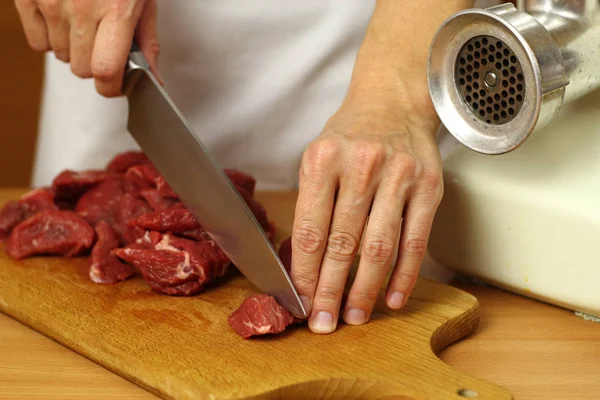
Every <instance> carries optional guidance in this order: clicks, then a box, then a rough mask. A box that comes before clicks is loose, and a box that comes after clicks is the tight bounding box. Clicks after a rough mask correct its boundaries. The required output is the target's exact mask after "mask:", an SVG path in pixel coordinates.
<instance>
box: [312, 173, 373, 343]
mask: <svg viewBox="0 0 600 400" xmlns="http://www.w3.org/2000/svg"><path fill="white" fill-rule="evenodd" d="M356 165H359V164H356ZM359 168H360V167H359ZM366 170H367V171H362V172H357V171H356V170H355V171H353V172H352V173H350V174H348V175H344V176H342V179H341V181H340V190H339V195H338V198H337V201H336V204H335V210H334V212H333V220H332V223H331V230H330V233H329V238H328V240H327V246H326V249H325V254H324V256H323V262H322V266H321V274H320V276H319V282H318V285H317V290H316V293H315V298H314V305H313V309H312V313H311V317H310V320H309V327H310V329H311V330H312V331H313V332H315V333H331V332H333V331H334V330H335V328H336V327H337V322H338V319H339V312H340V306H341V302H342V296H343V294H344V288H345V286H346V280H347V279H348V273H349V271H350V268H351V266H352V263H353V261H354V259H355V257H356V253H357V251H358V246H359V244H360V239H361V236H362V232H363V230H364V226H365V221H366V219H367V215H368V213H369V207H370V205H371V200H372V198H373V193H374V186H375V184H374V182H369V178H370V176H369V175H370V173H369V168H368V167H367V168H366ZM363 172H367V173H363Z"/></svg>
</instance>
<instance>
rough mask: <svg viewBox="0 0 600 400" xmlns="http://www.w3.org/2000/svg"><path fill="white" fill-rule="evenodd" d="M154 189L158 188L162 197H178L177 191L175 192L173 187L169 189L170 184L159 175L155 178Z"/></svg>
mask: <svg viewBox="0 0 600 400" xmlns="http://www.w3.org/2000/svg"><path fill="white" fill-rule="evenodd" d="M156 189H158V193H160V194H161V195H162V196H164V197H169V198H172V199H179V196H178V195H177V193H175V192H174V191H173V189H171V186H169V184H168V183H167V181H166V180H165V178H163V177H162V176H159V177H158V178H157V179H156Z"/></svg>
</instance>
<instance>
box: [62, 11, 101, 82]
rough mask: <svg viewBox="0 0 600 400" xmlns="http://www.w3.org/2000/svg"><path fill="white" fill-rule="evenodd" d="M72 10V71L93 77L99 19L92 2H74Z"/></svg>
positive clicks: (79, 74) (85, 76)
mask: <svg viewBox="0 0 600 400" xmlns="http://www.w3.org/2000/svg"><path fill="white" fill-rule="evenodd" d="M71 5H72V8H71V9H70V10H69V12H70V15H71V17H70V26H71V31H70V42H71V45H70V61H71V71H72V72H73V73H74V74H75V75H77V76H79V77H80V78H91V77H92V66H91V60H92V51H93V50H94V38H95V36H96V32H97V31H98V21H99V19H98V18H97V17H96V15H95V13H94V9H93V7H92V3H91V2H87V1H84V2H72V4H71Z"/></svg>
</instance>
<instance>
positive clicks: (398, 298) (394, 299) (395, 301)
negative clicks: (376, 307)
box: [388, 292, 404, 308]
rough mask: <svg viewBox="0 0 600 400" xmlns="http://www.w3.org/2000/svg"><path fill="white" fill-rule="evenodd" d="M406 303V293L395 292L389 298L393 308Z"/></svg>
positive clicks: (389, 303)
mask: <svg viewBox="0 0 600 400" xmlns="http://www.w3.org/2000/svg"><path fill="white" fill-rule="evenodd" d="M403 304H404V293H402V292H394V293H392V295H391V296H390V298H389V300H388V305H389V306H390V307H391V308H400V307H402V305H403Z"/></svg>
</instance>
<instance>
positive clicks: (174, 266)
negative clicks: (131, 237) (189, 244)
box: [116, 248, 200, 286]
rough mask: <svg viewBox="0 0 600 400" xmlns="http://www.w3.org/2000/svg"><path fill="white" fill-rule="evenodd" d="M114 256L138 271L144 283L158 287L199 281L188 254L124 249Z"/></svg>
mask: <svg viewBox="0 0 600 400" xmlns="http://www.w3.org/2000/svg"><path fill="white" fill-rule="evenodd" d="M116 255H117V256H118V257H119V258H121V259H122V260H124V261H126V262H128V263H130V264H132V265H134V266H135V267H136V268H137V269H138V270H140V271H141V273H142V275H143V277H144V279H146V281H151V282H153V283H155V284H156V285H158V286H172V285H178V284H181V283H185V282H188V281H191V280H199V279H200V277H199V276H198V274H197V272H196V271H195V270H194V268H193V266H192V265H191V261H190V254H189V253H186V252H183V251H172V250H153V249H132V248H126V249H119V250H117V251H116Z"/></svg>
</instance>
